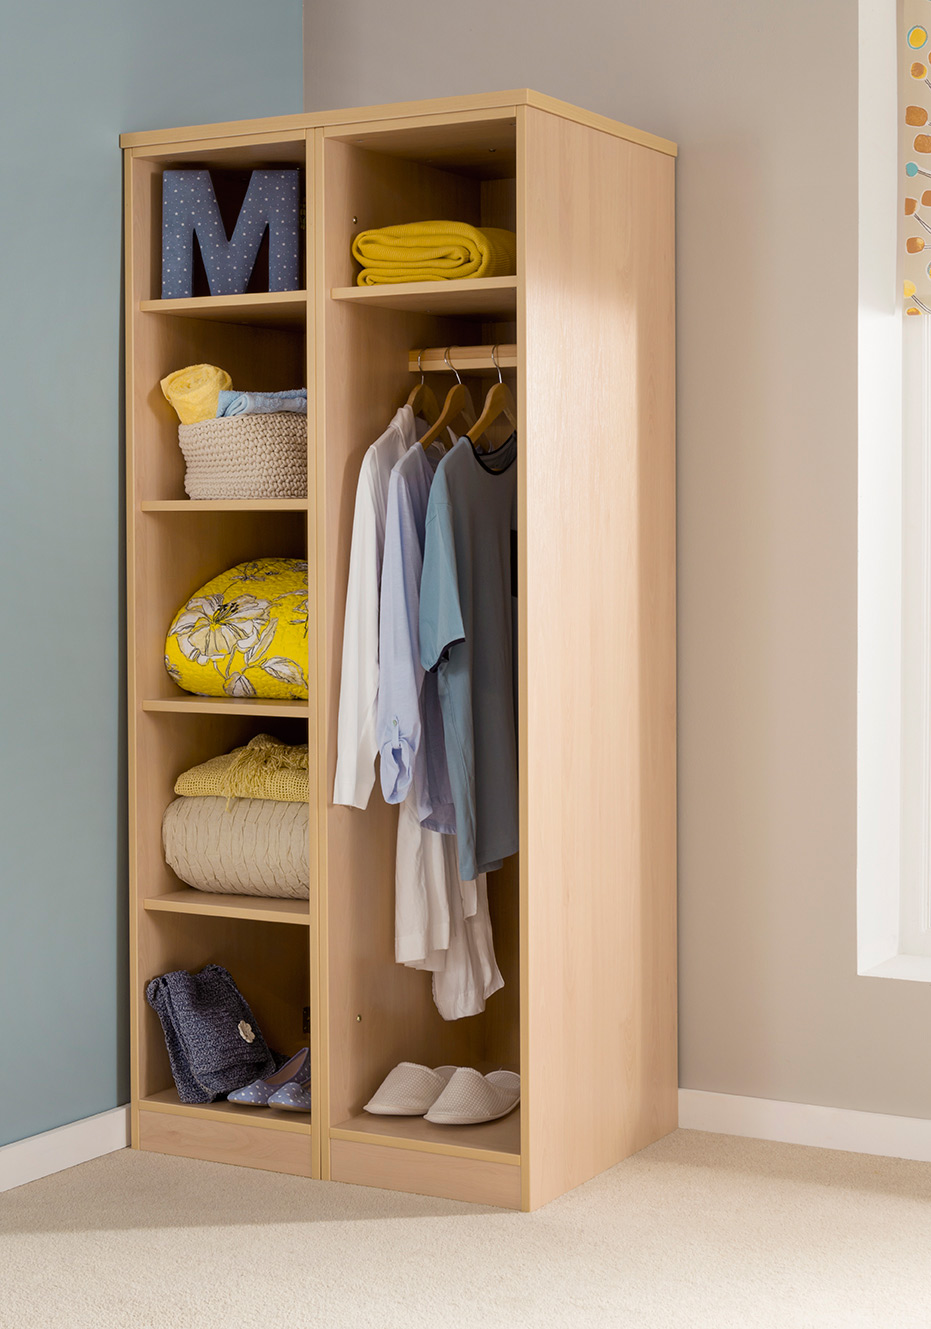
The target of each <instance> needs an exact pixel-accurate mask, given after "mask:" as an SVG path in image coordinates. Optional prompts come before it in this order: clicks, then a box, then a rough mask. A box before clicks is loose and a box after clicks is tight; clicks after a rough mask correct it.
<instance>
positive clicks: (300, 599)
mask: <svg viewBox="0 0 931 1329" xmlns="http://www.w3.org/2000/svg"><path fill="white" fill-rule="evenodd" d="M307 661H308V650H307V564H306V563H305V562H303V561H302V560H300V559H296V558H259V559H255V560H254V561H253V562H251V563H240V564H239V565H238V566H237V567H235V568H230V570H229V571H228V572H223V573H221V574H220V576H219V577H214V578H213V580H212V581H208V583H207V585H206V586H203V587H201V589H200V590H199V591H197V592H196V594H194V595H193V596H192V597H191V599H190V600H188V602H187V604H186V605H184V606H183V608H182V609H180V610H179V611H178V613H177V614H176V615H175V618H174V622H173V623H172V625H171V628H170V629H169V632H168V640H167V641H166V642H165V668H166V669H167V670H168V673H169V674H170V675H171V677H172V678H173V679H174V681H175V682H176V683H177V684H178V686H179V687H181V688H184V690H185V691H186V692H195V693H197V694H198V695H199V696H202V697H223V696H226V697H279V698H288V699H291V700H295V701H298V700H306V698H307Z"/></svg>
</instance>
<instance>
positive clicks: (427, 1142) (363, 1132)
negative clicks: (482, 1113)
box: [330, 1108, 520, 1165]
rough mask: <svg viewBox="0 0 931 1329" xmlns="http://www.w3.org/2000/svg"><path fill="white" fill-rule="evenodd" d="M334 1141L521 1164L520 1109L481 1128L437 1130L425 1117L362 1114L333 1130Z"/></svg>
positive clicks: (442, 1128) (449, 1127) (458, 1127)
mask: <svg viewBox="0 0 931 1329" xmlns="http://www.w3.org/2000/svg"><path fill="white" fill-rule="evenodd" d="M330 1139H331V1140H355V1141H358V1142H360V1143H363V1144H380V1145H386V1146H388V1147H391V1148H395V1149H419V1150H422V1151H423V1152H424V1153H430V1154H446V1155H447V1156H449V1157H453V1158H481V1159H484V1160H485V1161H486V1162H489V1163H513V1164H515V1165H518V1164H519V1163H520V1108H517V1109H516V1110H515V1111H514V1112H511V1113H510V1114H509V1115H508V1116H506V1117H502V1118H501V1119H500V1121H488V1122H485V1123H484V1124H483V1125H481V1126H434V1125H433V1123H432V1122H429V1121H425V1120H424V1118H423V1117H375V1116H372V1115H371V1114H370V1113H368V1112H360V1113H359V1114H358V1115H357V1116H355V1117H349V1118H348V1120H346V1121H341V1122H340V1123H339V1125H338V1126H333V1127H332V1128H331V1130H330Z"/></svg>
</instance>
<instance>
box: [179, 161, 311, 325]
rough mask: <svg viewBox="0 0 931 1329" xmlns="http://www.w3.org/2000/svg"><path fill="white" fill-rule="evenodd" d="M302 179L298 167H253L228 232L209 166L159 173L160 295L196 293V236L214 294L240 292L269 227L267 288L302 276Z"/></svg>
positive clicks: (285, 286) (284, 287) (290, 284)
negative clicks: (200, 168) (160, 190)
mask: <svg viewBox="0 0 931 1329" xmlns="http://www.w3.org/2000/svg"><path fill="white" fill-rule="evenodd" d="M299 192H300V186H299V182H298V172H297V171H253V172H252V176H251V178H250V180H249V188H248V190H247V191H246V197H245V199H244V200H243V204H242V208H241V209H240V212H239V216H238V217H237V219H236V228H235V230H234V231H233V234H232V237H231V238H230V239H227V238H226V227H225V226H224V225H223V218H222V217H221V216H220V209H219V207H218V205H217V199H216V194H215V193H214V192H213V182H212V181H211V179H210V172H209V171H165V172H163V175H162V299H163V300H175V299H183V298H185V297H186V296H189V295H191V294H192V270H193V263H194V236H195V235H196V236H197V241H198V243H199V245H200V252H201V256H202V257H203V260H204V268H205V270H206V272H207V281H208V283H209V285H210V294H211V295H242V294H243V292H244V291H245V289H246V286H247V285H248V282H249V277H250V276H251V274H252V269H253V266H254V265H255V260H256V257H257V255H258V252H259V246H260V245H261V243H262V237H263V236H264V234H265V228H266V227H267V228H268V289H269V290H270V291H294V290H296V289H297V284H298V243H299V241H298V229H299V208H300V197H299Z"/></svg>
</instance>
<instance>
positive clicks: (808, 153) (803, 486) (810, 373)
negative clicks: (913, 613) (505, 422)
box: [305, 0, 931, 1116]
mask: <svg viewBox="0 0 931 1329" xmlns="http://www.w3.org/2000/svg"><path fill="white" fill-rule="evenodd" d="M856 17H857V7H856V5H855V4H852V3H851V0H818V3H817V4H813V3H812V2H811V0H783V3H780V4H773V3H772V0H765V3H764V0H701V2H700V3H691V4H686V3H684V2H682V0H680V3H678V4H670V3H668V2H667V3H661V2H657V3H653V4H643V3H635V0H577V2H576V3H559V4H557V3H555V0H512V2H511V3H510V4H508V3H503V4H502V3H500V0H498V2H496V3H491V0H473V3H472V4H471V5H468V6H464V5H453V4H451V3H449V0H437V2H436V3H434V4H433V5H431V6H429V7H426V6H423V5H421V4H417V3H414V2H413V0H392V3H391V4H389V5H387V6H386V5H384V4H376V3H374V0H340V2H339V3H338V4H331V3H325V2H324V0H307V3H306V6H305V42H306V63H305V78H306V106H307V107H308V108H309V109H312V108H327V107H337V106H353V105H359V104H366V103H376V102H383V101H394V100H406V99H408V98H413V97H418V96H424V97H431V96H439V95H444V94H452V93H465V92H481V91H490V90H494V89H498V88H513V87H533V88H537V89H539V90H540V91H542V92H546V93H550V94H552V95H554V96H556V97H562V98H565V99H566V100H568V101H573V102H577V103H578V104H580V105H582V106H586V107H589V108H591V109H592V110H595V111H601V112H603V113H604V114H606V115H610V116H614V117H616V118H618V119H620V120H625V121H628V122H629V123H632V124H636V125H639V126H640V127H642V128H644V129H649V130H652V131H653V132H655V133H658V134H662V135H665V136H667V137H669V138H673V139H676V140H677V141H678V142H679V144H680V147H681V156H680V159H679V168H678V181H679V248H678V261H679V297H678V298H679V326H678V346H679V370H680V392H679V421H680V427H679V590H680V615H679V628H680V654H679V667H680V772H681V774H680V864H681V867H680V902H681V964H680V972H681V1077H680V1078H681V1083H682V1084H683V1085H684V1086H687V1087H690V1088H696V1089H710V1090H717V1091H720V1092H725V1093H734V1094H749V1095H753V1096H757V1097H762V1098H775V1099H788V1100H794V1101H798V1102H807V1103H820V1104H828V1105H833V1106H843V1107H851V1108H860V1109H865V1110H873V1111H880V1112H890V1113H901V1114H904V1115H911V1116H931V1057H929V1056H928V1053H927V1046H928V1041H929V1032H931V986H928V985H925V984H915V983H901V982H894V981H890V980H882V979H867V978H858V977H857V976H856V935H855V893H856V667H857V655H856V651H857V638H856V606H857V601H856V590H857V586H856V577H857V564H856V558H857V547H856V538H857V512H856V502H857V487H856V486H857V54H858V53H857V25H856ZM424 18H426V20H427V26H424V23H423V20H424Z"/></svg>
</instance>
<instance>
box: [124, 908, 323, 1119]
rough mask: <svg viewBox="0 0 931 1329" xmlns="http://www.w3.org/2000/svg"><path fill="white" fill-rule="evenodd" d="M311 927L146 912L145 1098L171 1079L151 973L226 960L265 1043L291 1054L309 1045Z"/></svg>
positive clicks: (142, 971)
mask: <svg viewBox="0 0 931 1329" xmlns="http://www.w3.org/2000/svg"><path fill="white" fill-rule="evenodd" d="M307 931H308V930H307V928H303V927H289V926H287V925H282V924H279V923H257V922H254V921H248V922H246V921H243V920H240V919H233V918H212V917H211V918H205V917H203V916H201V915H198V914H167V913H165V914H149V915H146V917H145V919H144V926H143V927H142V928H141V929H140V938H139V975H138V977H139V987H140V992H141V994H142V1014H141V1022H140V1023H141V1038H140V1056H139V1064H138V1083H139V1089H140V1093H141V1095H142V1096H143V1097H145V1095H147V1094H153V1093H157V1092H159V1091H160V1090H162V1089H168V1088H170V1087H171V1085H172V1078H171V1068H170V1066H169V1063H168V1053H167V1051H166V1049H165V1040H164V1037H163V1034H162V1028H161V1024H160V1022H159V1018H158V1016H157V1015H156V1013H155V1012H154V1011H153V1010H152V1008H151V1007H150V1006H149V1005H148V1003H147V1002H146V1001H145V997H144V989H145V985H146V983H147V982H148V981H149V979H151V978H155V977H156V976H157V975H159V974H164V973H169V972H171V971H172V970H175V969H187V970H189V971H190V972H192V973H196V972H198V971H199V970H200V969H202V968H203V967H204V965H205V964H221V965H223V966H224V968H226V969H228V970H229V971H230V973H231V974H232V976H233V978H234V980H235V982H236V985H237V987H238V988H239V990H240V991H241V992H242V994H243V996H244V997H245V998H246V1000H247V1001H248V1003H249V1005H250V1006H251V1007H252V1011H253V1013H254V1015H255V1018H256V1021H257V1023H258V1026H259V1028H260V1029H261V1031H262V1033H263V1035H264V1037H265V1040H266V1042H267V1043H268V1045H269V1046H270V1047H272V1048H274V1049H275V1051H276V1052H281V1053H287V1054H288V1055H290V1054H291V1053H293V1052H296V1051H297V1049H298V1048H299V1047H306V1045H307V1035H306V1034H305V1033H304V1021H303V1012H304V1007H305V1006H306V1005H307V993H308V991H309V988H310V977H309V965H310V954H309V946H308V937H307Z"/></svg>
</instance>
